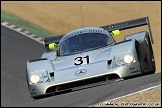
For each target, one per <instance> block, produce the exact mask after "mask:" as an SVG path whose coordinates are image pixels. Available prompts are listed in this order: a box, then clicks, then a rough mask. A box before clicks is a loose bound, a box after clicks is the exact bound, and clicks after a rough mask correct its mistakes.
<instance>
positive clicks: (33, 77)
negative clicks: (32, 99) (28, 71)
mask: <svg viewBox="0 0 162 108" xmlns="http://www.w3.org/2000/svg"><path fill="white" fill-rule="evenodd" d="M30 80H31V82H32V83H34V84H35V83H38V82H39V81H40V77H39V76H38V75H36V74H33V75H31V77H30Z"/></svg>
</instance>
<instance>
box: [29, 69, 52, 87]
mask: <svg viewBox="0 0 162 108" xmlns="http://www.w3.org/2000/svg"><path fill="white" fill-rule="evenodd" d="M30 81H31V82H32V83H33V84H36V83H44V82H47V81H49V77H48V73H47V71H38V72H33V73H31V75H30Z"/></svg>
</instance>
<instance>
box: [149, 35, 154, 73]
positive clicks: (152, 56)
mask: <svg viewBox="0 0 162 108" xmlns="http://www.w3.org/2000/svg"><path fill="white" fill-rule="evenodd" d="M148 43H149V50H150V61H151V64H152V67H153V70H151V71H150V72H148V73H150V74H154V73H155V71H156V64H155V58H154V53H153V49H152V45H151V41H150V38H149V37H148Z"/></svg>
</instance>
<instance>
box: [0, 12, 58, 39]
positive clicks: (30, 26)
mask: <svg viewBox="0 0 162 108" xmlns="http://www.w3.org/2000/svg"><path fill="white" fill-rule="evenodd" d="M1 20H4V21H7V22H9V23H11V24H14V25H16V26H19V27H20V28H23V29H25V30H27V31H30V32H32V33H34V34H36V35H38V36H40V37H42V38H45V37H51V36H55V34H53V33H51V32H48V31H47V30H44V29H43V28H41V27H38V26H37V25H34V24H32V23H29V22H26V21H24V20H22V19H20V18H19V17H17V16H14V15H12V14H9V13H6V12H4V11H1Z"/></svg>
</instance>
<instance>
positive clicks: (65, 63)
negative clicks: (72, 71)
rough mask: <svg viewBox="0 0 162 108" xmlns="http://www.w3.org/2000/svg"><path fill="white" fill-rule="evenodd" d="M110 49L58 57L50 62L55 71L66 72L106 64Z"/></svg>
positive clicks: (105, 48)
mask: <svg viewBox="0 0 162 108" xmlns="http://www.w3.org/2000/svg"><path fill="white" fill-rule="evenodd" d="M110 51H111V47H104V48H99V49H96V50H91V51H87V52H84V53H79V54H74V55H69V56H60V57H56V58H55V59H54V60H51V61H52V63H53V64H54V67H55V70H56V71H60V70H66V69H69V68H77V67H82V66H84V67H85V66H86V65H90V64H95V63H99V62H104V61H105V62H106V61H107V60H108V58H109V53H110Z"/></svg>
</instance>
